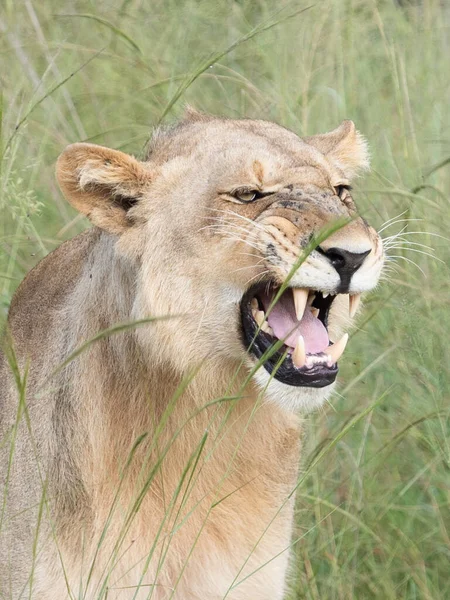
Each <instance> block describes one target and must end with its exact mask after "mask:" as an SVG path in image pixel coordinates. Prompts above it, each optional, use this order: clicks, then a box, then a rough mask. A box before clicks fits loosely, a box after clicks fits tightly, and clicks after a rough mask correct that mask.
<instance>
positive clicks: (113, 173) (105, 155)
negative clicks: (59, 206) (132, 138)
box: [56, 144, 151, 234]
mask: <svg viewBox="0 0 450 600" xmlns="http://www.w3.org/2000/svg"><path fill="white" fill-rule="evenodd" d="M56 177H57V179H58V183H59V185H60V187H61V190H62V192H63V194H64V196H65V197H66V198H67V200H68V201H69V202H70V204H71V205H72V206H73V207H74V208H76V209H77V210H79V211H80V212H81V213H82V214H84V215H86V216H87V217H88V218H89V219H90V220H91V221H92V223H94V225H97V226H98V227H100V228H101V229H104V230H106V231H109V232H111V233H116V234H120V233H122V232H123V231H125V230H126V229H128V228H129V227H130V226H131V225H132V221H131V220H130V218H129V216H128V211H129V209H130V208H131V207H132V206H133V205H134V204H136V202H137V201H138V200H139V199H140V198H141V197H142V195H143V192H144V190H145V189H146V188H147V187H148V186H149V184H150V181H151V174H150V171H149V170H148V167H147V166H146V165H145V164H144V163H141V162H139V161H138V160H136V159H135V158H133V157H132V156H129V155H128V154H125V153H123V152H120V151H119V150H111V149H110V148H104V147H103V146H96V145H95V144H72V145H70V146H68V147H67V148H66V149H65V150H64V152H63V153H62V154H61V156H60V157H59V158H58V162H57V164H56Z"/></svg>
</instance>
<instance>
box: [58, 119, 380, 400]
mask: <svg viewBox="0 0 450 600" xmlns="http://www.w3.org/2000/svg"><path fill="white" fill-rule="evenodd" d="M366 166H367V154H366V148H365V143H364V141H363V140H362V138H361V136H360V135H359V134H358V133H357V132H356V131H355V128H354V126H353V123H351V122H349V121H346V122H344V123H343V124H342V125H341V126H340V127H339V128H338V129H336V130H334V131H333V132H331V133H329V134H325V135H319V136H315V137H312V138H306V139H303V140H302V139H300V138H299V137H297V136H296V135H295V134H293V133H292V132H290V131H287V130H286V129H283V128H282V127H279V126H277V125H275V124H272V123H268V122H264V121H250V120H244V121H231V120H222V119H215V118H209V117H204V116H195V117H192V116H191V118H190V119H189V120H188V121H185V122H182V123H181V124H180V125H179V126H178V127H175V128H174V129H173V130H170V131H168V132H165V133H163V134H160V135H159V136H156V139H155V140H154V142H153V144H152V148H151V151H150V154H149V157H148V161H146V162H144V163H140V162H138V161H136V160H135V159H133V158H131V157H128V156H127V155H124V154H122V153H120V152H117V151H113V150H108V149H105V148H100V147H98V146H92V145H87V144H76V145H74V146H70V147H69V148H68V149H67V150H66V151H65V153H64V154H63V155H62V157H61V158H60V161H59V164H58V177H59V181H60V184H61V187H62V189H63V191H64V192H65V194H66V196H67V197H68V199H69V201H71V202H72V204H74V205H75V206H76V207H77V208H78V209H79V210H81V211H82V212H84V213H85V214H87V215H88V216H89V217H90V218H91V220H92V221H93V222H94V223H95V224H97V225H98V226H100V227H102V228H103V229H105V230H107V231H109V232H111V233H113V234H116V235H118V236H119V240H118V244H117V247H118V251H119V252H120V253H122V254H125V255H126V256H127V257H128V258H129V259H130V260H132V261H133V264H134V265H137V266H138V271H137V279H138V281H137V293H136V299H135V303H134V307H133V317H135V318H142V317H145V316H149V315H153V316H158V315H167V314H171V315H177V316H176V317H174V318H173V319H169V320H164V321H161V322H158V323H157V324H156V325H155V326H153V327H152V328H146V330H145V332H144V330H141V331H140V334H139V335H140V336H141V341H142V344H143V345H144V347H145V348H146V349H147V351H148V352H149V356H150V357H152V358H149V360H150V359H151V360H158V361H159V362H161V361H162V362H165V363H168V364H170V366H171V367H172V368H174V369H178V370H181V371H185V370H186V369H187V368H189V367H192V366H193V365H196V364H198V363H199V362H201V361H203V360H206V361H209V362H211V361H212V362H213V363H215V364H217V368H218V369H220V363H221V361H226V362H233V361H234V362H236V365H238V364H239V363H240V362H242V361H244V363H245V364H246V365H247V368H250V369H251V368H253V367H254V365H255V364H256V363H257V362H258V360H260V361H262V362H264V366H262V367H261V368H259V369H258V370H257V371H256V372H255V374H254V378H255V380H256V381H257V383H258V384H259V385H260V386H262V387H266V388H267V390H266V396H267V397H268V398H269V399H271V400H274V401H277V402H279V403H283V404H285V405H287V406H289V407H290V408H296V407H303V408H306V409H310V408H313V407H315V406H317V405H320V404H321V403H322V402H323V401H324V400H325V399H326V397H327V396H328V395H329V392H330V390H331V388H332V384H333V382H334V380H335V378H336V374H337V370H338V368H337V362H338V360H339V358H340V356H341V355H342V353H343V351H344V348H345V344H346V342H347V335H346V334H345V330H346V329H347V328H348V326H349V325H350V323H351V319H352V318H353V316H354V314H355V312H356V310H357V308H358V304H359V298H360V294H361V293H362V292H365V291H367V290H370V289H372V288H373V287H374V286H375V285H376V284H377V282H378V278H379V275H380V271H381V268H382V265H383V249H382V243H381V240H380V238H379V236H378V234H377V233H376V231H375V230H374V229H373V228H371V227H370V226H369V225H368V224H367V223H366V222H365V221H364V220H363V219H362V218H361V217H359V216H358V214H357V212H356V208H355V205H354V203H353V200H352V198H351V193H350V189H351V188H350V180H351V178H352V177H353V176H354V174H355V173H356V171H357V170H358V169H360V168H364V167H366ZM277 343H278V346H279V348H278V349H277V350H276V351H274V349H273V345H274V344H277Z"/></svg>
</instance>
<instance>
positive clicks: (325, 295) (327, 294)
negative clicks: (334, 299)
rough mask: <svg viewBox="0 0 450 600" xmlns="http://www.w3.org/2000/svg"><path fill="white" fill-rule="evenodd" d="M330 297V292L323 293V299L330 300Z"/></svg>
mask: <svg viewBox="0 0 450 600" xmlns="http://www.w3.org/2000/svg"><path fill="white" fill-rule="evenodd" d="M329 295H330V293H329V292H322V298H323V299H325V298H328V296H329Z"/></svg>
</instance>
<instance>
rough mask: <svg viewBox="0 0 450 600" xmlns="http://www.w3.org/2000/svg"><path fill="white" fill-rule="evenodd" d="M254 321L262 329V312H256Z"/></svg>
mask: <svg viewBox="0 0 450 600" xmlns="http://www.w3.org/2000/svg"><path fill="white" fill-rule="evenodd" d="M255 321H256V322H257V323H258V325H259V326H260V327H262V324H263V323H264V311H263V310H257V311H256V315H255Z"/></svg>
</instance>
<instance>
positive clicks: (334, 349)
mask: <svg viewBox="0 0 450 600" xmlns="http://www.w3.org/2000/svg"><path fill="white" fill-rule="evenodd" d="M347 342H348V333H344V335H343V336H342V337H341V339H340V340H339V341H338V342H336V343H335V344H333V345H332V346H328V348H327V356H329V357H330V362H331V363H332V364H334V363H337V361H338V360H339V359H340V358H341V356H342V354H343V353H344V350H345V346H346V345H347Z"/></svg>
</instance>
